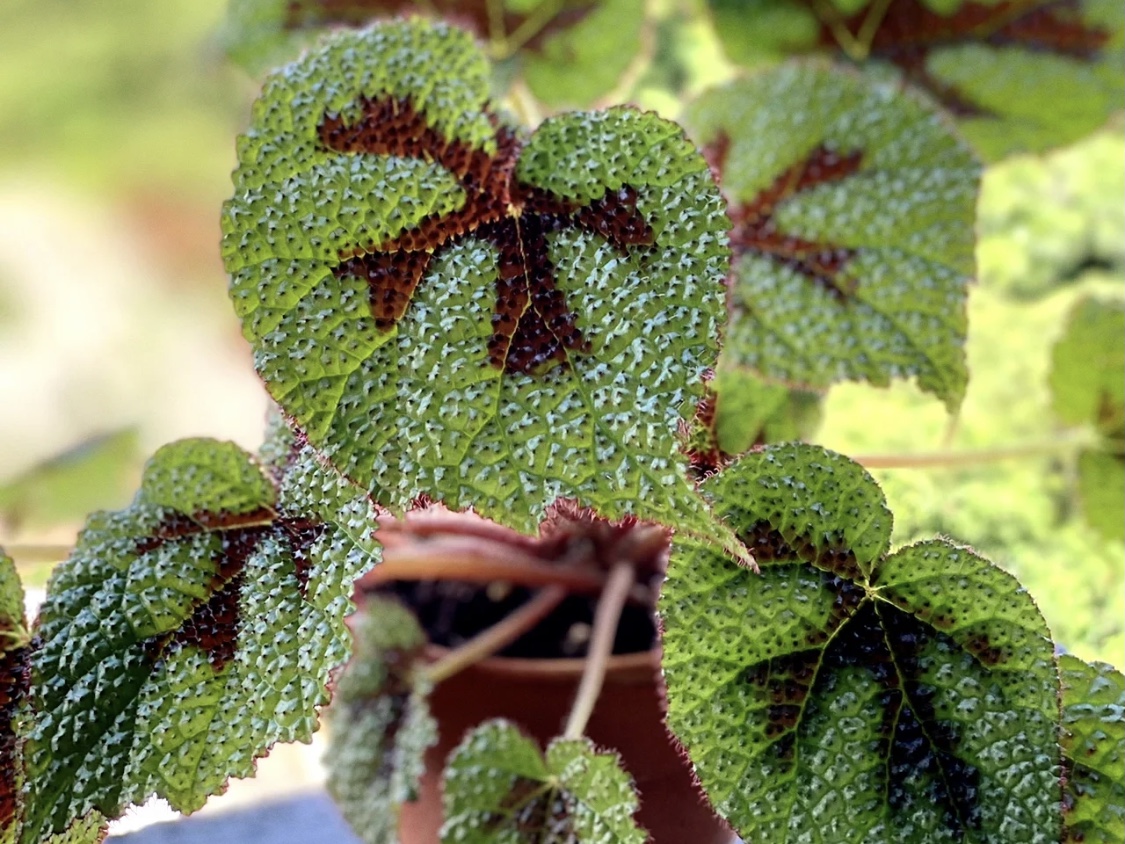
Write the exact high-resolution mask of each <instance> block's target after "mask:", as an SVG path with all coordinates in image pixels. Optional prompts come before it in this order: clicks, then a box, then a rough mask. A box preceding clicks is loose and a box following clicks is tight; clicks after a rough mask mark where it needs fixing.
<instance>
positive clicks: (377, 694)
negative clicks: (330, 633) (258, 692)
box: [325, 596, 437, 844]
mask: <svg viewBox="0 0 1125 844" xmlns="http://www.w3.org/2000/svg"><path fill="white" fill-rule="evenodd" d="M353 629H354V630H355V633H356V648H355V654H354V655H353V656H352V659H351V660H350V661H349V662H348V665H347V668H346V669H345V670H344V672H343V674H341V675H340V679H339V681H338V682H337V684H336V696H335V698H334V699H333V702H332V708H331V709H330V710H329V722H328V726H329V739H330V744H329V748H328V752H327V754H326V756H325V764H326V765H327V766H328V790H329V791H330V792H331V794H332V796H333V797H334V798H335V800H336V803H337V805H338V806H339V807H340V811H341V812H342V813H343V815H344V817H345V818H347V821H348V823H350V824H351V825H352V828H353V829H354V830H355V831H356V833H357V834H358V835H359V837H360V838H361V839H362V840H363V841H365V842H366V843H367V844H397V842H398V817H399V809H400V807H401V806H402V804H403V803H405V802H407V801H409V800H413V799H415V797H416V794H417V789H418V782H419V780H420V779H421V777H422V772H423V771H424V761H423V757H424V756H425V753H426V749H427V748H428V747H430V746H431V745H432V744H434V743H435V742H436V741H437V724H436V722H435V721H434V719H433V718H432V717H431V715H430V710H429V706H428V704H427V702H426V696H427V695H428V693H429V684H428V682H427V681H426V679H425V675H424V673H423V672H421V671H419V670H417V666H418V662H417V660H418V659H419V657H420V655H421V650H422V647H423V646H424V645H425V644H426V634H425V632H423V630H422V628H421V627H419V625H418V621H417V619H415V617H414V615H413V614H412V613H411V612H410V611H409V610H407V609H406V608H405V607H403V606H402V605H401V604H399V603H397V602H395V601H392V600H388V599H382V598H378V597H375V596H369V597H368V599H367V601H366V602H365V605H364V608H363V610H362V611H361V612H360V613H359V614H358V616H357V618H356V621H355V623H354V625H353Z"/></svg>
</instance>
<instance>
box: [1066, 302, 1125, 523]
mask: <svg viewBox="0 0 1125 844" xmlns="http://www.w3.org/2000/svg"><path fill="white" fill-rule="evenodd" d="M1122 338H1125V303H1123V302H1121V301H1119V300H1099V299H1095V298H1092V297H1087V298H1084V299H1081V300H1079V301H1078V303H1077V304H1076V305H1075V306H1074V308H1073V309H1072V310H1071V313H1070V318H1069V320H1068V323H1067V327H1066V332H1065V333H1064V335H1063V336H1062V338H1061V339H1060V340H1059V341H1058V343H1056V344H1055V348H1054V350H1053V351H1052V354H1051V373H1050V376H1049V382H1050V387H1051V394H1052V400H1053V405H1054V410H1055V414H1056V415H1057V416H1058V417H1059V418H1060V419H1061V420H1063V421H1064V422H1066V423H1067V424H1070V425H1081V424H1088V425H1092V426H1093V427H1094V428H1095V429H1096V430H1097V431H1098V433H1099V434H1100V435H1101V442H1100V446H1099V447H1096V448H1091V449H1085V450H1083V452H1082V453H1081V454H1080V455H1079V458H1078V488H1079V494H1080V497H1081V499H1082V507H1083V511H1084V513H1085V516H1086V520H1087V521H1088V522H1089V523H1090V525H1091V526H1092V527H1093V528H1095V529H1096V530H1098V531H1099V532H1100V533H1101V534H1102V535H1104V536H1106V537H1107V538H1109V539H1116V540H1121V539H1125V520H1123V519H1122V513H1125V340H1123V339H1122Z"/></svg>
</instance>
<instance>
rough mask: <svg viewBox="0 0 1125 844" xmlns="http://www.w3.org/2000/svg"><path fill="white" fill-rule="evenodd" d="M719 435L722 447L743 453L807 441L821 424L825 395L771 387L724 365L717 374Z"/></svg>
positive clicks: (783, 387)
mask: <svg viewBox="0 0 1125 844" xmlns="http://www.w3.org/2000/svg"><path fill="white" fill-rule="evenodd" d="M714 389H715V395H716V404H715V434H716V436H717V437H718V444H719V448H720V449H721V450H722V451H723V452H725V453H727V454H741V453H742V452H744V451H747V450H748V449H749V448H750V447H751V446H754V445H764V444H766V443H776V442H784V441H788V440H803V439H807V438H808V437H809V436H810V435H811V434H812V432H813V431H815V430H816V428H817V427H818V426H819V425H820V418H821V405H822V403H823V396H821V395H820V394H819V393H816V392H812V391H810V390H793V389H790V388H789V387H786V386H784V385H782V384H768V383H766V382H765V381H763V380H761V379H760V378H758V377H757V376H755V375H754V374H753V373H752V372H749V371H747V370H745V369H741V368H739V367H733V366H727V367H724V366H722V365H720V366H719V369H718V372H716V374H715V381H714Z"/></svg>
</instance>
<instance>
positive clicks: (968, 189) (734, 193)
mask: <svg viewBox="0 0 1125 844" xmlns="http://www.w3.org/2000/svg"><path fill="white" fill-rule="evenodd" d="M687 120H688V125H689V126H690V127H691V128H692V129H693V130H694V133H695V136H696V137H697V138H698V139H699V140H700V141H701V142H703V143H704V144H706V145H707V146H706V148H707V151H708V153H709V157H710V158H711V160H712V164H713V166H715V167H716V168H717V169H718V170H720V171H721V173H722V182H723V190H724V191H725V192H726V194H727V197H728V199H729V201H730V214H731V217H732V219H733V221H734V229H733V231H732V233H731V247H732V249H733V251H734V255H735V257H734V263H733V266H732V269H731V287H732V305H733V314H734V316H733V321H732V325H731V326H730V328H729V329H728V333H727V345H726V348H725V351H724V354H725V355H727V356H728V357H729V358H730V361H731V363H733V364H736V365H740V366H745V367H749V368H750V369H752V370H755V371H757V372H759V373H760V374H761V375H763V376H764V377H765V378H767V379H768V380H773V381H780V382H784V383H787V384H790V385H800V386H805V387H809V388H817V389H822V388H825V387H827V386H829V385H831V384H832V383H834V382H836V381H840V380H866V381H870V382H872V383H874V384H879V385H885V384H887V383H888V382H889V381H890V380H891V379H892V378H906V377H910V376H914V377H916V378H917V380H918V384H919V386H920V387H922V389H924V390H927V391H929V392H931V393H933V394H935V395H936V396H938V397H939V398H941V399H942V400H943V401H944V402H945V403H946V405H947V406H949V407H950V408H951V409H953V408H956V407H957V406H958V405H959V404H960V402H961V399H962V397H963V396H964V393H965V385H966V382H967V380H968V372H967V368H966V364H965V354H964V348H963V346H964V341H965V329H966V315H965V296H966V287H967V285H968V283H969V281H970V279H971V278H972V275H973V272H974V257H973V244H974V231H973V222H974V208H975V203H976V195H977V186H978V182H979V173H978V169H979V168H978V167H977V165H976V164H975V163H974V161H973V158H972V156H971V154H970V153H969V151H968V149H967V148H966V147H965V146H964V145H963V144H962V143H961V142H960V141H959V140H958V139H957V138H956V137H955V136H954V134H953V133H952V132H951V131H950V129H949V128H948V126H947V125H946V124H945V122H944V120H943V119H942V117H941V116H940V115H939V114H938V113H936V112H935V111H934V110H933V109H932V108H931V107H930V106H928V105H927V104H925V103H923V102H922V101H921V100H919V99H917V98H915V97H912V96H905V95H903V94H902V93H901V92H899V91H898V90H897V88H896V86H895V85H894V84H891V83H886V82H874V81H872V80H868V79H864V78H863V77H860V76H858V75H855V74H851V73H846V72H841V70H840V69H835V70H833V69H830V68H828V67H827V66H822V65H816V64H792V65H786V66H783V67H781V68H777V69H775V70H771V71H767V72H764V73H760V74H757V75H754V76H750V77H748V78H746V79H743V80H739V81H736V82H734V83H731V84H730V85H727V86H724V87H722V88H718V89H715V90H712V91H709V92H708V93H707V94H705V95H704V96H703V97H702V98H700V100H698V101H697V102H696V103H694V104H693V106H692V107H691V109H690V111H689V113H688V115H687Z"/></svg>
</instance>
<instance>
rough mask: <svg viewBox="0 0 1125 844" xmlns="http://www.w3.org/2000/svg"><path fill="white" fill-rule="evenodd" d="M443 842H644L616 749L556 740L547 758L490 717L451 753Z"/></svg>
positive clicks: (634, 796)
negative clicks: (607, 749)
mask: <svg viewBox="0 0 1125 844" xmlns="http://www.w3.org/2000/svg"><path fill="white" fill-rule="evenodd" d="M443 793H444V801H443V802H444V806H445V825H444V826H443V827H442V836H441V840H442V841H443V842H453V841H456V842H460V843H461V844H515V842H519V841H536V842H540V843H541V844H643V842H645V841H647V840H648V838H647V835H646V833H645V831H644V830H642V829H641V828H640V827H638V826H637V825H636V823H635V821H634V820H633V814H634V813H635V812H636V811H637V806H638V803H637V794H636V791H635V790H634V788H633V782H632V779H631V778H630V777H629V775H628V774H627V773H626V772H625V771H624V770H622V768H621V760H620V759H619V758H618V756H617V754H615V753H599V752H597V751H596V750H595V748H594V746H593V744H592V743H591V742H590V741H589V740H588V739H561V738H560V739H555V740H554V741H552V742H551V744H550V746H549V747H548V748H547V754H546V757H544V756H543V755H542V754H541V753H540V751H539V748H538V747H537V746H536V744H535V742H534V741H533V740H532V739H529V738H527V737H526V736H524V735H522V734H521V733H520V731H519V730H518V729H517V728H516V727H515V726H514V725H512V724H510V723H508V722H506V721H487V722H485V723H484V724H481V725H480V726H479V727H477V728H476V729H474V730H473V731H472V732H470V733H469V734H468V735H467V736H465V738H464V740H463V741H462V742H461V744H460V745H458V747H457V749H456V750H454V751H453V753H452V754H451V755H450V757H449V762H448V764H447V765H446V769H445V780H444V783H443Z"/></svg>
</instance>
